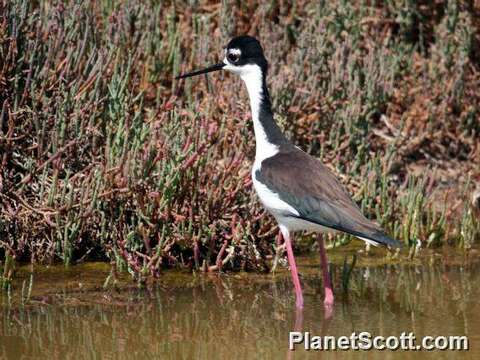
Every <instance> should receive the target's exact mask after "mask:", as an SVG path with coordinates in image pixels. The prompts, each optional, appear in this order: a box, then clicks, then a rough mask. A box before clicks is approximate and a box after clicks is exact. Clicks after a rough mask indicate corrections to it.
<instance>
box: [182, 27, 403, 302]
mask: <svg viewBox="0 0 480 360" xmlns="http://www.w3.org/2000/svg"><path fill="white" fill-rule="evenodd" d="M222 69H223V70H228V71H231V72H233V73H235V74H237V75H239V76H240V77H241V79H242V80H243V81H244V82H245V85H246V86H247V90H248V95H249V98H250V106H251V111H252V119H253V126H254V131H255V140H256V153H255V162H254V165H253V169H252V179H253V185H254V187H255V190H256V191H257V194H258V196H259V198H260V201H261V202H262V203H263V205H264V206H265V207H266V208H267V210H268V211H269V212H270V213H271V214H272V215H273V216H274V217H275V219H276V220H277V222H278V225H279V228H280V232H281V234H282V235H283V238H284V240H285V246H286V249H287V256H288V262H289V264H290V271H291V274H292V279H293V284H294V286H295V294H296V304H297V307H299V308H301V307H303V295H302V289H301V285H300V281H299V279H298V273H297V267H296V265H295V258H294V256H293V251H292V244H291V234H292V233H293V232H294V231H299V230H309V231H315V232H329V231H343V232H346V233H348V234H351V235H354V236H356V237H358V238H360V239H362V240H364V241H366V242H367V243H371V244H374V245H378V244H382V245H387V246H392V247H400V246H401V244H400V243H399V242H398V241H397V240H394V239H392V238H390V237H388V236H387V235H385V233H384V232H383V231H382V229H381V228H380V227H379V226H378V225H377V224H375V223H373V222H372V221H370V220H368V219H367V218H365V216H363V214H362V213H361V211H360V209H359V208H358V207H357V205H356V204H355V203H354V202H353V201H352V200H351V198H350V196H349V195H348V193H347V191H346V190H345V188H344V187H343V186H342V184H341V183H340V182H339V181H338V180H337V179H336V178H335V176H334V175H333V174H332V173H331V172H330V171H329V170H328V168H326V167H325V166H324V165H323V164H322V163H321V162H320V161H318V160H317V159H315V158H313V157H312V156H310V155H308V154H307V153H305V152H303V151H302V150H300V149H299V148H298V147H296V146H295V145H293V144H292V143H291V142H290V141H289V140H288V139H287V138H285V136H284V135H283V133H282V132H281V130H280V128H279V127H278V126H277V124H276V123H275V121H274V119H273V112H272V106H271V102H270V95H269V93H268V89H267V85H266V77H267V70H268V62H267V60H266V59H265V56H264V55H263V49H262V46H261V45H260V43H259V42H258V40H257V39H255V38H253V37H251V36H239V37H236V38H233V39H232V40H231V41H230V42H229V43H228V45H227V47H226V49H225V58H224V59H223V62H222V63H219V64H216V65H213V66H210V67H208V68H206V69H203V70H199V71H194V72H190V73H187V74H183V75H180V76H178V77H177V79H180V78H186V77H190V76H195V75H200V74H205V73H208V72H212V71H216V70H222ZM319 245H320V256H321V266H322V271H323V279H324V287H325V301H324V303H325V305H327V306H331V305H333V292H332V286H331V283H330V276H329V273H328V264H327V257H326V253H325V247H324V243H323V239H322V238H321V237H319Z"/></svg>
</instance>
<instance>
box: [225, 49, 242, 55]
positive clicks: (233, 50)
mask: <svg viewBox="0 0 480 360" xmlns="http://www.w3.org/2000/svg"><path fill="white" fill-rule="evenodd" d="M228 53H229V54H234V55H242V51H241V50H240V49H237V48H234V49H229V50H228Z"/></svg>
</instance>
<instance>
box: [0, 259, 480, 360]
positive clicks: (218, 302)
mask: <svg viewBox="0 0 480 360" xmlns="http://www.w3.org/2000/svg"><path fill="white" fill-rule="evenodd" d="M346 255H351V254H349V253H348V252H338V253H337V252H335V253H334V254H333V256H331V259H333V263H332V274H333V275H332V276H333V280H334V284H335V293H336V301H337V302H336V306H335V308H334V309H333V312H332V313H331V314H328V313H325V311H324V308H323V306H322V293H323V289H322V283H321V275H320V269H319V265H318V259H317V258H316V257H304V258H301V257H300V258H299V259H298V261H299V263H300V272H301V274H302V283H303V286H304V294H305V308H304V310H303V312H296V311H295V302H294V296H293V291H292V286H291V282H290V277H289V273H288V271H287V270H286V269H280V270H279V271H278V272H277V274H276V275H271V274H266V275H261V274H245V273H228V274H203V273H196V274H192V273H187V272H178V271H166V272H165V273H164V274H163V275H162V278H161V279H160V280H159V281H158V282H157V283H155V284H153V285H151V286H148V287H145V288H139V287H138V286H136V285H134V284H132V282H131V281H127V280H125V279H123V280H122V279H121V280H120V281H119V285H118V287H117V289H114V288H112V287H110V288H108V289H107V290H105V289H104V288H103V283H104V281H105V278H106V277H107V275H108V273H109V268H108V266H107V265H105V264H86V265H81V266H75V267H71V268H70V269H68V270H65V269H64V268H63V267H50V268H44V269H36V271H35V275H34V276H33V279H31V278H30V275H29V274H28V271H27V269H23V270H21V271H20V272H19V275H18V276H17V280H16V281H15V282H14V284H13V286H12V291H11V292H10V293H9V294H6V293H3V294H2V295H0V303H1V307H0V309H1V310H0V357H1V358H11V359H17V358H28V359H37V358H49V359H82V358H88V359H91V358H98V359H133V358H136V359H149V358H162V359H212V358H213V359H215V358H218V359H220V358H222V359H223V358H233V359H254V358H265V359H278V358H298V359H302V358H317V357H319V356H323V357H326V358H339V357H340V358H367V357H368V358H376V359H384V358H407V359H413V358H419V357H422V358H424V357H428V358H452V359H453V358H458V357H462V358H472V359H478V358H480V336H479V333H480V320H479V316H480V315H479V314H480V300H479V299H480V290H479V289H480V286H479V285H480V275H479V271H478V270H479V266H480V263H479V261H477V259H478V256H476V255H475V253H473V255H470V256H469V258H467V257H466V256H463V255H456V256H454V255H451V254H449V253H448V252H444V253H442V254H433V253H432V254H429V255H428V256H425V257H424V258H423V259H422V260H420V261H418V262H416V263H415V264H408V265H406V264H387V263H386V262H385V261H384V259H383V258H376V257H374V256H368V257H367V256H365V255H359V258H358V260H359V261H358V263H357V266H356V267H355V269H354V270H353V272H352V274H351V277H350V281H349V284H348V292H346V291H345V290H344V285H343V284H342V283H343V281H345V279H346V276H345V275H344V274H345V266H344V264H343V261H344V258H345V256H346ZM349 259H350V260H351V257H349ZM30 283H31V284H32V288H31V291H30V296H28V294H29V286H30ZM294 329H296V330H300V331H309V332H310V333H311V334H312V335H335V336H342V335H346V336H350V334H351V333H352V332H357V333H359V332H362V331H368V332H370V333H372V335H383V336H389V335H399V334H401V333H402V332H413V333H414V334H415V336H416V337H417V338H420V337H421V336H424V335H467V336H468V337H469V345H470V350H469V351H468V352H462V353H459V352H451V351H444V352H439V351H435V352H426V351H422V352H413V351H410V352H392V351H369V352H366V351H356V352H354V351H336V352H322V353H320V354H319V353H318V352H313V351H310V352H306V351H304V350H302V349H301V348H300V349H298V350H296V351H295V352H289V351H288V333H289V331H292V330H294Z"/></svg>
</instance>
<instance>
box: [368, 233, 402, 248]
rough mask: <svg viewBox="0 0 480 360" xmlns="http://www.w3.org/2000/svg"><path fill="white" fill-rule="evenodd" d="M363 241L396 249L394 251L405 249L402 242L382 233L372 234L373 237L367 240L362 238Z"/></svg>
mask: <svg viewBox="0 0 480 360" xmlns="http://www.w3.org/2000/svg"><path fill="white" fill-rule="evenodd" d="M362 240H364V241H367V240H368V241H372V242H375V243H377V244H378V245H383V246H387V247H389V248H394V249H401V248H402V247H403V244H402V243H401V242H400V241H398V240H396V239H394V238H391V237H390V236H388V235H386V234H384V233H383V232H380V231H379V232H377V233H374V234H372V236H369V237H368V238H367V239H364V238H362Z"/></svg>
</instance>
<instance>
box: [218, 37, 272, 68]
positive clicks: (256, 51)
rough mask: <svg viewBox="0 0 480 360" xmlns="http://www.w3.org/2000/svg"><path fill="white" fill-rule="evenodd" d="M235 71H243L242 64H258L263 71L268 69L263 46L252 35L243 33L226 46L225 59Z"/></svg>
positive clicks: (228, 65) (227, 64)
mask: <svg viewBox="0 0 480 360" xmlns="http://www.w3.org/2000/svg"><path fill="white" fill-rule="evenodd" d="M223 62H224V63H225V64H226V67H228V68H227V69H225V70H231V71H233V72H235V73H237V72H238V73H241V68H242V66H245V65H258V66H260V68H261V69H262V71H263V72H266V71H267V69H268V63H267V60H266V59H265V56H264V55H263V48H262V45H260V42H259V41H258V40H257V39H255V38H254V37H252V36H248V35H243V36H238V37H235V38H233V39H232V40H230V42H229V43H228V45H227V47H226V48H225V59H224V61H223Z"/></svg>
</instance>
